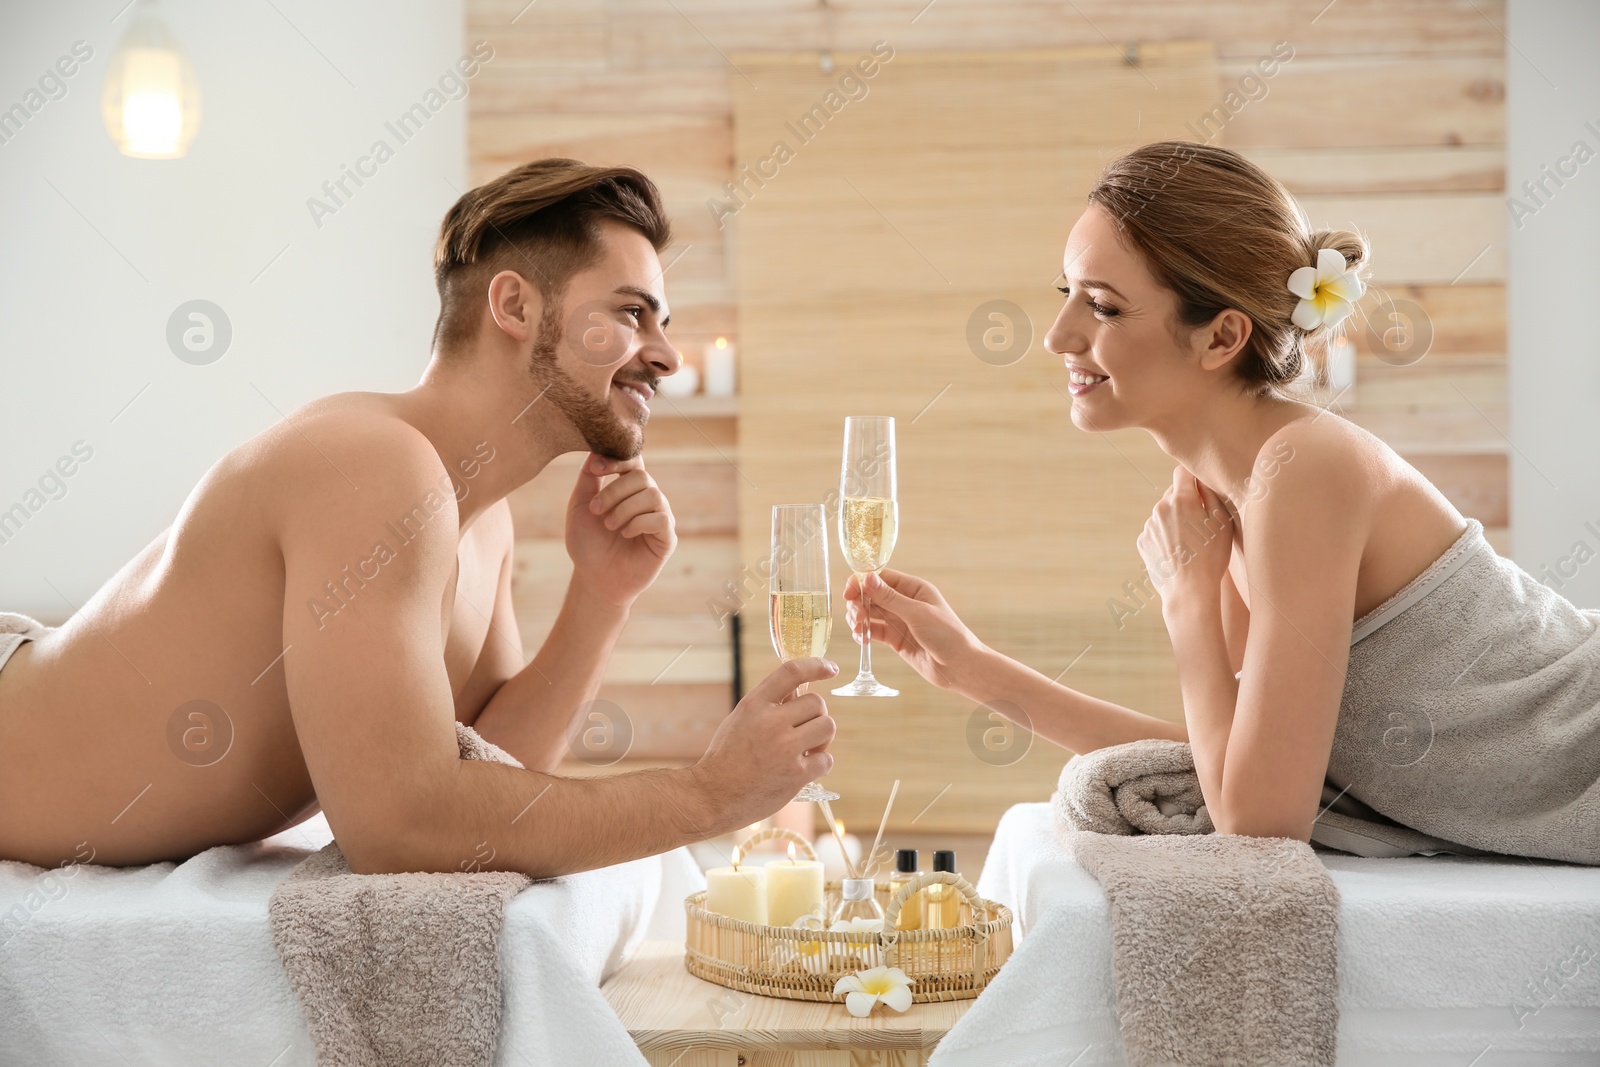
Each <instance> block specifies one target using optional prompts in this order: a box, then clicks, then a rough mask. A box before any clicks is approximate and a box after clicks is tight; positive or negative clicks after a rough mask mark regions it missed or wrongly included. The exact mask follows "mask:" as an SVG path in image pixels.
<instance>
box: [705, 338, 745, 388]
mask: <svg viewBox="0 0 1600 1067" xmlns="http://www.w3.org/2000/svg"><path fill="white" fill-rule="evenodd" d="M703 355H704V359H703V360H702V363H703V364H704V367H705V382H706V395H707V396H732V395H733V393H734V388H735V377H736V375H735V371H734V365H735V364H736V363H737V357H738V353H737V352H736V351H735V349H734V347H733V345H732V343H730V342H729V340H728V339H727V338H726V337H719V338H717V339H716V340H715V341H713V342H711V343H710V344H708V345H706V348H705V352H704V353H703Z"/></svg>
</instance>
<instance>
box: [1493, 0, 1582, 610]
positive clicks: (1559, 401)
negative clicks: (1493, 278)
mask: <svg viewBox="0 0 1600 1067" xmlns="http://www.w3.org/2000/svg"><path fill="white" fill-rule="evenodd" d="M1508 9H1509V10H1508V12H1507V17H1508V23H1509V25H1508V36H1509V38H1510V41H1511V44H1512V46H1513V47H1512V49H1510V50H1509V51H1508V54H1507V57H1506V65H1507V68H1508V72H1507V104H1508V109H1507V110H1508V114H1507V122H1508V130H1507V145H1506V149H1507V163H1508V170H1509V173H1508V175H1507V193H1508V196H1509V197H1511V198H1515V201H1517V202H1520V204H1521V205H1522V207H1517V206H1516V205H1515V204H1512V203H1508V205H1507V207H1508V211H1513V212H1514V217H1513V220H1512V221H1511V224H1510V235H1511V254H1510V274H1511V284H1510V301H1511V307H1510V330H1511V336H1510V381H1511V385H1510V389H1511V431H1510V434H1511V441H1512V444H1513V445H1514V448H1515V450H1514V451H1513V452H1512V454H1511V531H1512V552H1513V555H1514V557H1515V559H1516V561H1517V562H1518V563H1520V564H1521V565H1522V566H1523V567H1524V568H1526V569H1527V570H1528V571H1530V572H1532V573H1533V574H1535V575H1537V576H1539V577H1541V578H1544V579H1545V581H1546V582H1547V584H1549V585H1550V586H1551V587H1552V588H1556V589H1558V590H1559V591H1560V592H1561V594H1562V595H1563V596H1565V597H1567V598H1568V599H1569V600H1571V601H1572V602H1573V603H1575V604H1577V605H1579V606H1580V607H1587V608H1600V328H1597V326H1596V323H1595V320H1593V319H1591V318H1590V316H1591V315H1595V314H1597V313H1600V4H1596V3H1595V2H1594V0H1510V3H1509V4H1508ZM1580 141H1581V142H1583V143H1584V144H1585V145H1586V146H1587V152H1588V153H1591V154H1592V155H1593V156H1594V158H1592V159H1589V160H1588V162H1585V163H1582V164H1581V165H1580V164H1579V163H1578V162H1577V159H1576V155H1577V154H1583V153H1582V152H1579V153H1577V154H1575V153H1574V149H1575V147H1576V146H1577V144H1578V142H1580ZM1563 159H1567V160H1569V162H1566V163H1564V164H1563V163H1562V161H1563ZM1546 166H1548V167H1549V168H1550V171H1548V172H1546V171H1543V170H1542V168H1543V167H1546ZM1558 168H1561V169H1564V170H1566V171H1567V172H1568V173H1569V174H1570V173H1571V172H1572V171H1573V170H1576V172H1577V173H1576V174H1575V175H1573V176H1571V177H1566V176H1562V175H1561V174H1560V173H1559V170H1558ZM1547 173H1556V174H1557V176H1558V177H1560V179H1561V181H1562V182H1563V183H1564V185H1562V186H1559V187H1558V186H1557V185H1556V183H1555V182H1554V181H1552V180H1548V179H1547V180H1546V183H1545V190H1544V191H1540V190H1538V189H1537V188H1535V190H1534V196H1536V197H1537V200H1535V199H1534V196H1530V195H1529V194H1528V192H1527V191H1525V190H1524V189H1523V187H1522V185H1523V182H1525V181H1534V182H1537V181H1538V180H1539V179H1540V178H1541V177H1542V176H1544V175H1545V174H1547ZM1527 210H1531V211H1532V214H1528V213H1526V211H1527ZM1547 567H1548V568H1549V570H1548V571H1546V569H1545V568H1547Z"/></svg>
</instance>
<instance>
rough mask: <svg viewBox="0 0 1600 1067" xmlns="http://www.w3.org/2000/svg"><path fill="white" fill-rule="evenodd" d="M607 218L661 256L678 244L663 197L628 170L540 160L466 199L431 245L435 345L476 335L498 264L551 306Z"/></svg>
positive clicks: (596, 251) (589, 259)
mask: <svg viewBox="0 0 1600 1067" xmlns="http://www.w3.org/2000/svg"><path fill="white" fill-rule="evenodd" d="M606 219H612V220H615V221H617V222H621V223H624V224H626V225H629V226H632V227H633V228H634V229H636V230H638V231H639V232H640V233H642V234H644V236H645V238H646V239H648V240H649V242H650V243H651V244H652V245H653V246H654V247H655V250H656V251H657V252H660V251H661V250H662V249H664V248H665V247H666V246H667V244H668V242H670V241H671V240H672V228H671V226H670V224H669V223H668V222H667V214H666V211H665V209H664V208H663V207H662V205H661V193H660V192H659V191H658V190H657V189H656V187H655V183H654V182H652V181H651V180H650V179H649V178H647V177H645V176H644V175H643V174H642V173H640V172H639V171H637V170H635V169H633V168H632V167H597V166H592V165H590V164H588V163H580V162H578V161H577V160H575V159H539V160H535V161H533V162H532V163H524V164H523V165H522V166H520V167H517V168H516V169H515V170H511V171H508V172H507V173H505V174H502V175H501V176H500V177H498V178H496V179H494V180H493V181H491V182H487V183H485V184H483V185H480V186H478V187H477V188H476V189H473V190H471V191H470V192H468V193H466V194H465V195H464V196H462V197H461V199H460V200H457V201H456V202H455V205H454V206H452V207H451V208H450V210H449V211H448V212H446V213H445V216H444V222H443V223H442V224H441V225H440V227H439V241H438V244H437V245H435V246H434V252H433V277H434V282H435V284H437V285H438V287H439V321H438V323H437V324H436V325H435V326H434V331H433V345H434V350H435V351H436V352H439V353H441V354H446V353H450V352H453V351H455V350H458V349H460V348H462V347H463V346H465V345H466V344H467V343H468V342H470V341H471V340H472V338H473V335H474V334H475V333H477V329H478V319H479V314H480V313H481V311H482V308H483V301H484V289H485V287H486V286H487V285H488V284H489V279H491V278H493V277H494V276H495V275H496V274H498V273H499V272H500V271H502V270H514V271H516V272H517V273H518V274H521V275H522V276H523V277H524V278H526V279H528V281H530V282H532V283H533V284H534V285H536V286H538V287H539V292H540V294H541V295H542V296H543V297H544V299H545V302H546V303H547V304H548V303H550V302H551V301H553V300H556V299H558V298H559V297H560V296H561V294H562V293H563V292H565V291H566V287H567V283H568V282H569V281H571V279H572V276H573V275H574V274H576V273H578V272H579V271H581V270H584V269H585V268H587V267H590V266H592V265H593V264H594V262H595V261H596V260H598V259H599V258H600V252H601V248H600V223H601V222H603V221H604V220H606Z"/></svg>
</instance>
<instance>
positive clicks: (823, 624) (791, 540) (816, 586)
mask: <svg viewBox="0 0 1600 1067" xmlns="http://www.w3.org/2000/svg"><path fill="white" fill-rule="evenodd" d="M771 565H772V580H771V585H770V587H769V588H770V589H771V592H772V603H771V617H772V647H773V649H774V650H775V651H776V652H777V653H778V658H779V659H782V660H791V659H804V658H806V657H808V656H818V657H820V656H826V655H827V654H828V635H829V634H830V633H831V632H832V630H833V608H832V597H831V594H830V593H829V585H828V518H827V514H826V513H825V512H824V511H823V510H822V505H821V504H779V505H777V506H776V507H774V508H773V509H772V556H771ZM805 691H806V687H805V686H801V687H800V692H801V693H804V692H805ZM795 799H796V800H838V799H839V794H838V793H835V792H833V791H832V790H829V789H825V788H823V787H822V786H821V785H819V784H818V783H816V782H807V783H806V784H805V786H804V787H803V788H802V789H801V790H800V792H799V794H798V795H796V796H795Z"/></svg>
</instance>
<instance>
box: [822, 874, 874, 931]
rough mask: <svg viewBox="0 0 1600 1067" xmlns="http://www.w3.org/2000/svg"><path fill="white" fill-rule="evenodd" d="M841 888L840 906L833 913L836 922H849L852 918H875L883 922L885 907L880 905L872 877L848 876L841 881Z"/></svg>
mask: <svg viewBox="0 0 1600 1067" xmlns="http://www.w3.org/2000/svg"><path fill="white" fill-rule="evenodd" d="M841 890H842V892H841V894H840V899H839V907H838V909H837V910H836V911H834V913H833V922H834V923H840V922H849V921H851V920H852V919H868V920H873V919H875V920H877V921H878V922H879V923H880V924H881V923H882V922H883V908H882V907H880V906H879V905H878V899H877V894H876V892H875V890H874V887H873V884H872V879H871V878H846V879H845V880H844V881H843V883H841ZM829 925H832V924H831V923H830V924H829Z"/></svg>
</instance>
